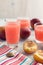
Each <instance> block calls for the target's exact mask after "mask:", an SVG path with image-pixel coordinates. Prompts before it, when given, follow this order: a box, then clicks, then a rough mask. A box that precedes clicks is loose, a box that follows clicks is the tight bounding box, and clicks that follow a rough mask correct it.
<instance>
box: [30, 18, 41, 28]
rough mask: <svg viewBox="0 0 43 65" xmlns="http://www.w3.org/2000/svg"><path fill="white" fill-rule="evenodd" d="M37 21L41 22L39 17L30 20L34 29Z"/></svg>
mask: <svg viewBox="0 0 43 65" xmlns="http://www.w3.org/2000/svg"><path fill="white" fill-rule="evenodd" d="M35 23H40V20H39V19H37V18H34V19H32V20H31V21H30V25H31V27H32V29H34V24H35Z"/></svg>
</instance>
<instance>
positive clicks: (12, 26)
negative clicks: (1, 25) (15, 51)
mask: <svg viewBox="0 0 43 65" xmlns="http://www.w3.org/2000/svg"><path fill="white" fill-rule="evenodd" d="M5 34H6V41H7V43H8V44H17V43H18V42H19V39H20V23H18V22H7V23H6V25H5Z"/></svg>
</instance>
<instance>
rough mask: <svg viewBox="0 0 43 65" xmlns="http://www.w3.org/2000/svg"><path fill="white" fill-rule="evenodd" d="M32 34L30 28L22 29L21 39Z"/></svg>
mask: <svg viewBox="0 0 43 65" xmlns="http://www.w3.org/2000/svg"><path fill="white" fill-rule="evenodd" d="M30 34H31V31H30V29H28V28H25V29H21V31H20V37H21V39H27V38H28V37H29V36H30Z"/></svg>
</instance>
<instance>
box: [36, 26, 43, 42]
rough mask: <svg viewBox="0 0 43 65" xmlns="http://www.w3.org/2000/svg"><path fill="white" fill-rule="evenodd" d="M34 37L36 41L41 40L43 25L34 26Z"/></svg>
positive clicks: (42, 39) (42, 38)
mask: <svg viewBox="0 0 43 65" xmlns="http://www.w3.org/2000/svg"><path fill="white" fill-rule="evenodd" d="M35 37H36V39H37V40H38V41H43V25H37V26H36V27H35Z"/></svg>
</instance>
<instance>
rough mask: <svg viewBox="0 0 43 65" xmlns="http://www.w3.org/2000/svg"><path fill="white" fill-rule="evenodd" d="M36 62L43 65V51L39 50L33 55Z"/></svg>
mask: <svg viewBox="0 0 43 65" xmlns="http://www.w3.org/2000/svg"><path fill="white" fill-rule="evenodd" d="M33 57H34V59H35V61H37V62H39V63H42V64H43V50H38V51H36V53H34V55H33Z"/></svg>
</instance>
